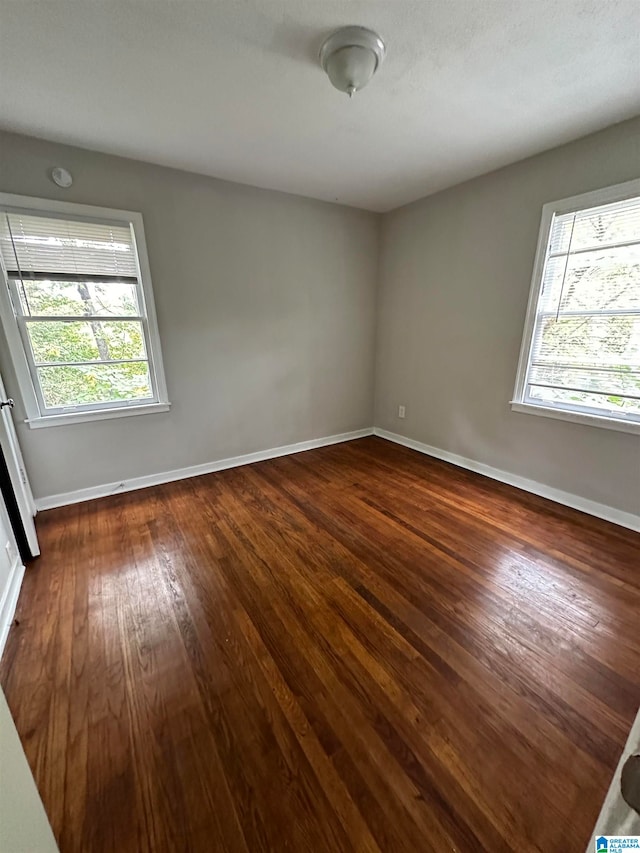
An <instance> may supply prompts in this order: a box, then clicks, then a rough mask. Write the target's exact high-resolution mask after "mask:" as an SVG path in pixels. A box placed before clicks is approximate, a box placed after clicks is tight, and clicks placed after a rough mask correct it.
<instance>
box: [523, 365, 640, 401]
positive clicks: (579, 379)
mask: <svg viewBox="0 0 640 853" xmlns="http://www.w3.org/2000/svg"><path fill="white" fill-rule="evenodd" d="M529 382H531V383H532V384H533V385H542V386H544V385H547V386H554V387H557V388H563V389H565V390H573V391H597V392H598V393H602V394H613V395H616V396H623V397H624V396H628V397H638V398H640V367H639V368H636V369H635V370H634V369H633V368H631V367H629V368H627V369H626V370H624V371H621V370H616V369H615V368H611V367H603V368H596V367H573V366H570V365H560V364H554V365H545V364H538V365H533V366H532V368H531V371H530V373H529Z"/></svg>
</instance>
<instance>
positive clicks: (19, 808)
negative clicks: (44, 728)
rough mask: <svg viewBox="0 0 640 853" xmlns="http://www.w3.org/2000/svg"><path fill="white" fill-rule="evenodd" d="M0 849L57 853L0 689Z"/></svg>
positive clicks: (15, 852)
mask: <svg viewBox="0 0 640 853" xmlns="http://www.w3.org/2000/svg"><path fill="white" fill-rule="evenodd" d="M0 850H5V851H6V852H7V853H10V851H13V853H20V851H24V853H57V850H58V845H57V844H56V841H55V838H54V837H53V832H52V831H51V827H50V826H49V821H48V820H47V815H46V814H45V810H44V807H43V805H42V800H41V799H40V795H39V794H38V789H37V788H36V784H35V782H34V781H33V776H32V775H31V770H30V769H29V765H28V764H27V759H26V757H25V754H24V751H23V749H22V745H21V743H20V738H19V737H18V732H17V731H16V727H15V725H14V722H13V719H12V717H11V713H10V711H9V707H8V705H7V700H6V699H5V698H4V693H3V692H2V690H0Z"/></svg>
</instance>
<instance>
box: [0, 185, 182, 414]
mask: <svg viewBox="0 0 640 853" xmlns="http://www.w3.org/2000/svg"><path fill="white" fill-rule="evenodd" d="M4 210H7V211H8V212H10V213H11V212H16V213H23V214H32V215H34V214H35V215H49V216H54V217H58V218H64V217H65V216H71V217H73V218H74V219H76V220H86V221H88V222H100V223H105V222H107V223H110V222H113V223H114V224H118V225H122V224H124V223H128V224H129V225H130V227H131V230H132V234H133V241H134V246H135V249H136V254H137V263H138V280H139V284H140V288H139V291H138V294H139V297H140V298H141V300H142V305H141V307H142V308H143V316H142V317H132V318H131V319H137V320H139V321H140V322H142V326H143V334H144V339H145V344H146V347H147V359H148V362H149V375H150V379H151V388H152V392H153V398H152V399H151V400H148V399H145V400H142V401H137V400H132V401H127V402H125V401H122V400H118V401H115V402H107V403H95V404H85V405H82V406H65V407H64V409H63V410H62V411H58V412H55V413H50V412H45V411H44V409H43V405H44V403H43V401H42V399H41V393H40V388H39V386H38V383H37V382H36V381H35V380H34V377H33V376H32V368H31V367H30V364H29V359H28V357H27V351H26V347H28V346H29V343H28V341H25V340H24V339H23V335H24V334H26V332H25V331H24V330H22V331H21V325H24V323H22V324H21V322H20V320H19V319H18V317H17V316H16V312H15V310H14V302H13V300H12V295H11V294H13V299H15V298H16V296H17V294H15V293H13V288H12V284H11V282H10V281H9V278H8V276H7V270H6V269H5V266H4V263H3V262H2V258H0V267H1V268H2V277H3V282H2V283H1V284H2V286H0V315H1V317H2V326H3V329H4V333H5V337H6V340H7V345H8V348H9V354H10V355H11V359H12V361H13V367H14V370H15V374H16V379H17V381H18V387H19V390H20V394H21V397H22V403H23V405H24V410H25V414H26V423H27V424H28V425H29V426H30V427H31V428H32V429H39V428H40V427H49V426H61V425H64V424H77V423H83V422H85V421H98V420H106V419H109V418H121V417H128V416H131V415H145V414H152V413H157V412H167V411H169V409H170V406H171V404H170V402H169V398H168V395H167V386H166V380H165V375H164V366H163V363H162V349H161V346H160V334H159V332H158V321H157V318H156V309H155V302H154V299H153V289H152V284H151V270H150V268H149V258H148V255H147V244H146V241H145V236H144V225H143V221H142V214H141V213H136V212H134V211H130V210H114V209H112V208H105V207H94V206H93V205H87V204H76V203H75V202H67V201H54V200H52V199H43V198H33V197H32V196H21V195H14V194H12V193H0V211H4ZM80 319H81V318H80Z"/></svg>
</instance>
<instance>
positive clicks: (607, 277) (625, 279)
mask: <svg viewBox="0 0 640 853" xmlns="http://www.w3.org/2000/svg"><path fill="white" fill-rule="evenodd" d="M565 267H566V275H565ZM563 279H564V286H563ZM558 309H559V310H560V312H562V311H596V310H597V311H602V310H607V309H608V310H612V309H613V310H620V309H624V310H629V309H632V310H640V245H635V246H621V247H619V248H617V249H607V250H603V249H597V250H595V251H592V252H582V253H580V254H577V255H570V256H569V260H568V261H567V258H566V255H565V256H562V257H556V258H549V260H548V261H547V265H546V267H545V272H544V282H543V290H542V296H541V299H540V305H539V310H540V311H551V312H554V313H555V312H557V311H558Z"/></svg>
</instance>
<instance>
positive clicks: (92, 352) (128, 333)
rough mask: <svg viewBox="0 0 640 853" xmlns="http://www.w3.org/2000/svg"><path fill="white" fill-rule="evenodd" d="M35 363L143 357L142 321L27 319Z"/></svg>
mask: <svg viewBox="0 0 640 853" xmlns="http://www.w3.org/2000/svg"><path fill="white" fill-rule="evenodd" d="M27 329H28V331H29V337H30V339H31V346H32V348H33V354H34V358H35V360H36V363H38V364H41V363H43V362H57V361H109V360H117V359H130V358H146V352H145V345H144V335H143V332H142V323H140V322H139V321H138V320H116V321H113V320H112V321H110V322H103V321H99V320H93V321H91V322H89V321H87V320H84V321H78V322H75V321H71V322H60V321H55V320H52V321H44V322H33V321H27Z"/></svg>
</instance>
